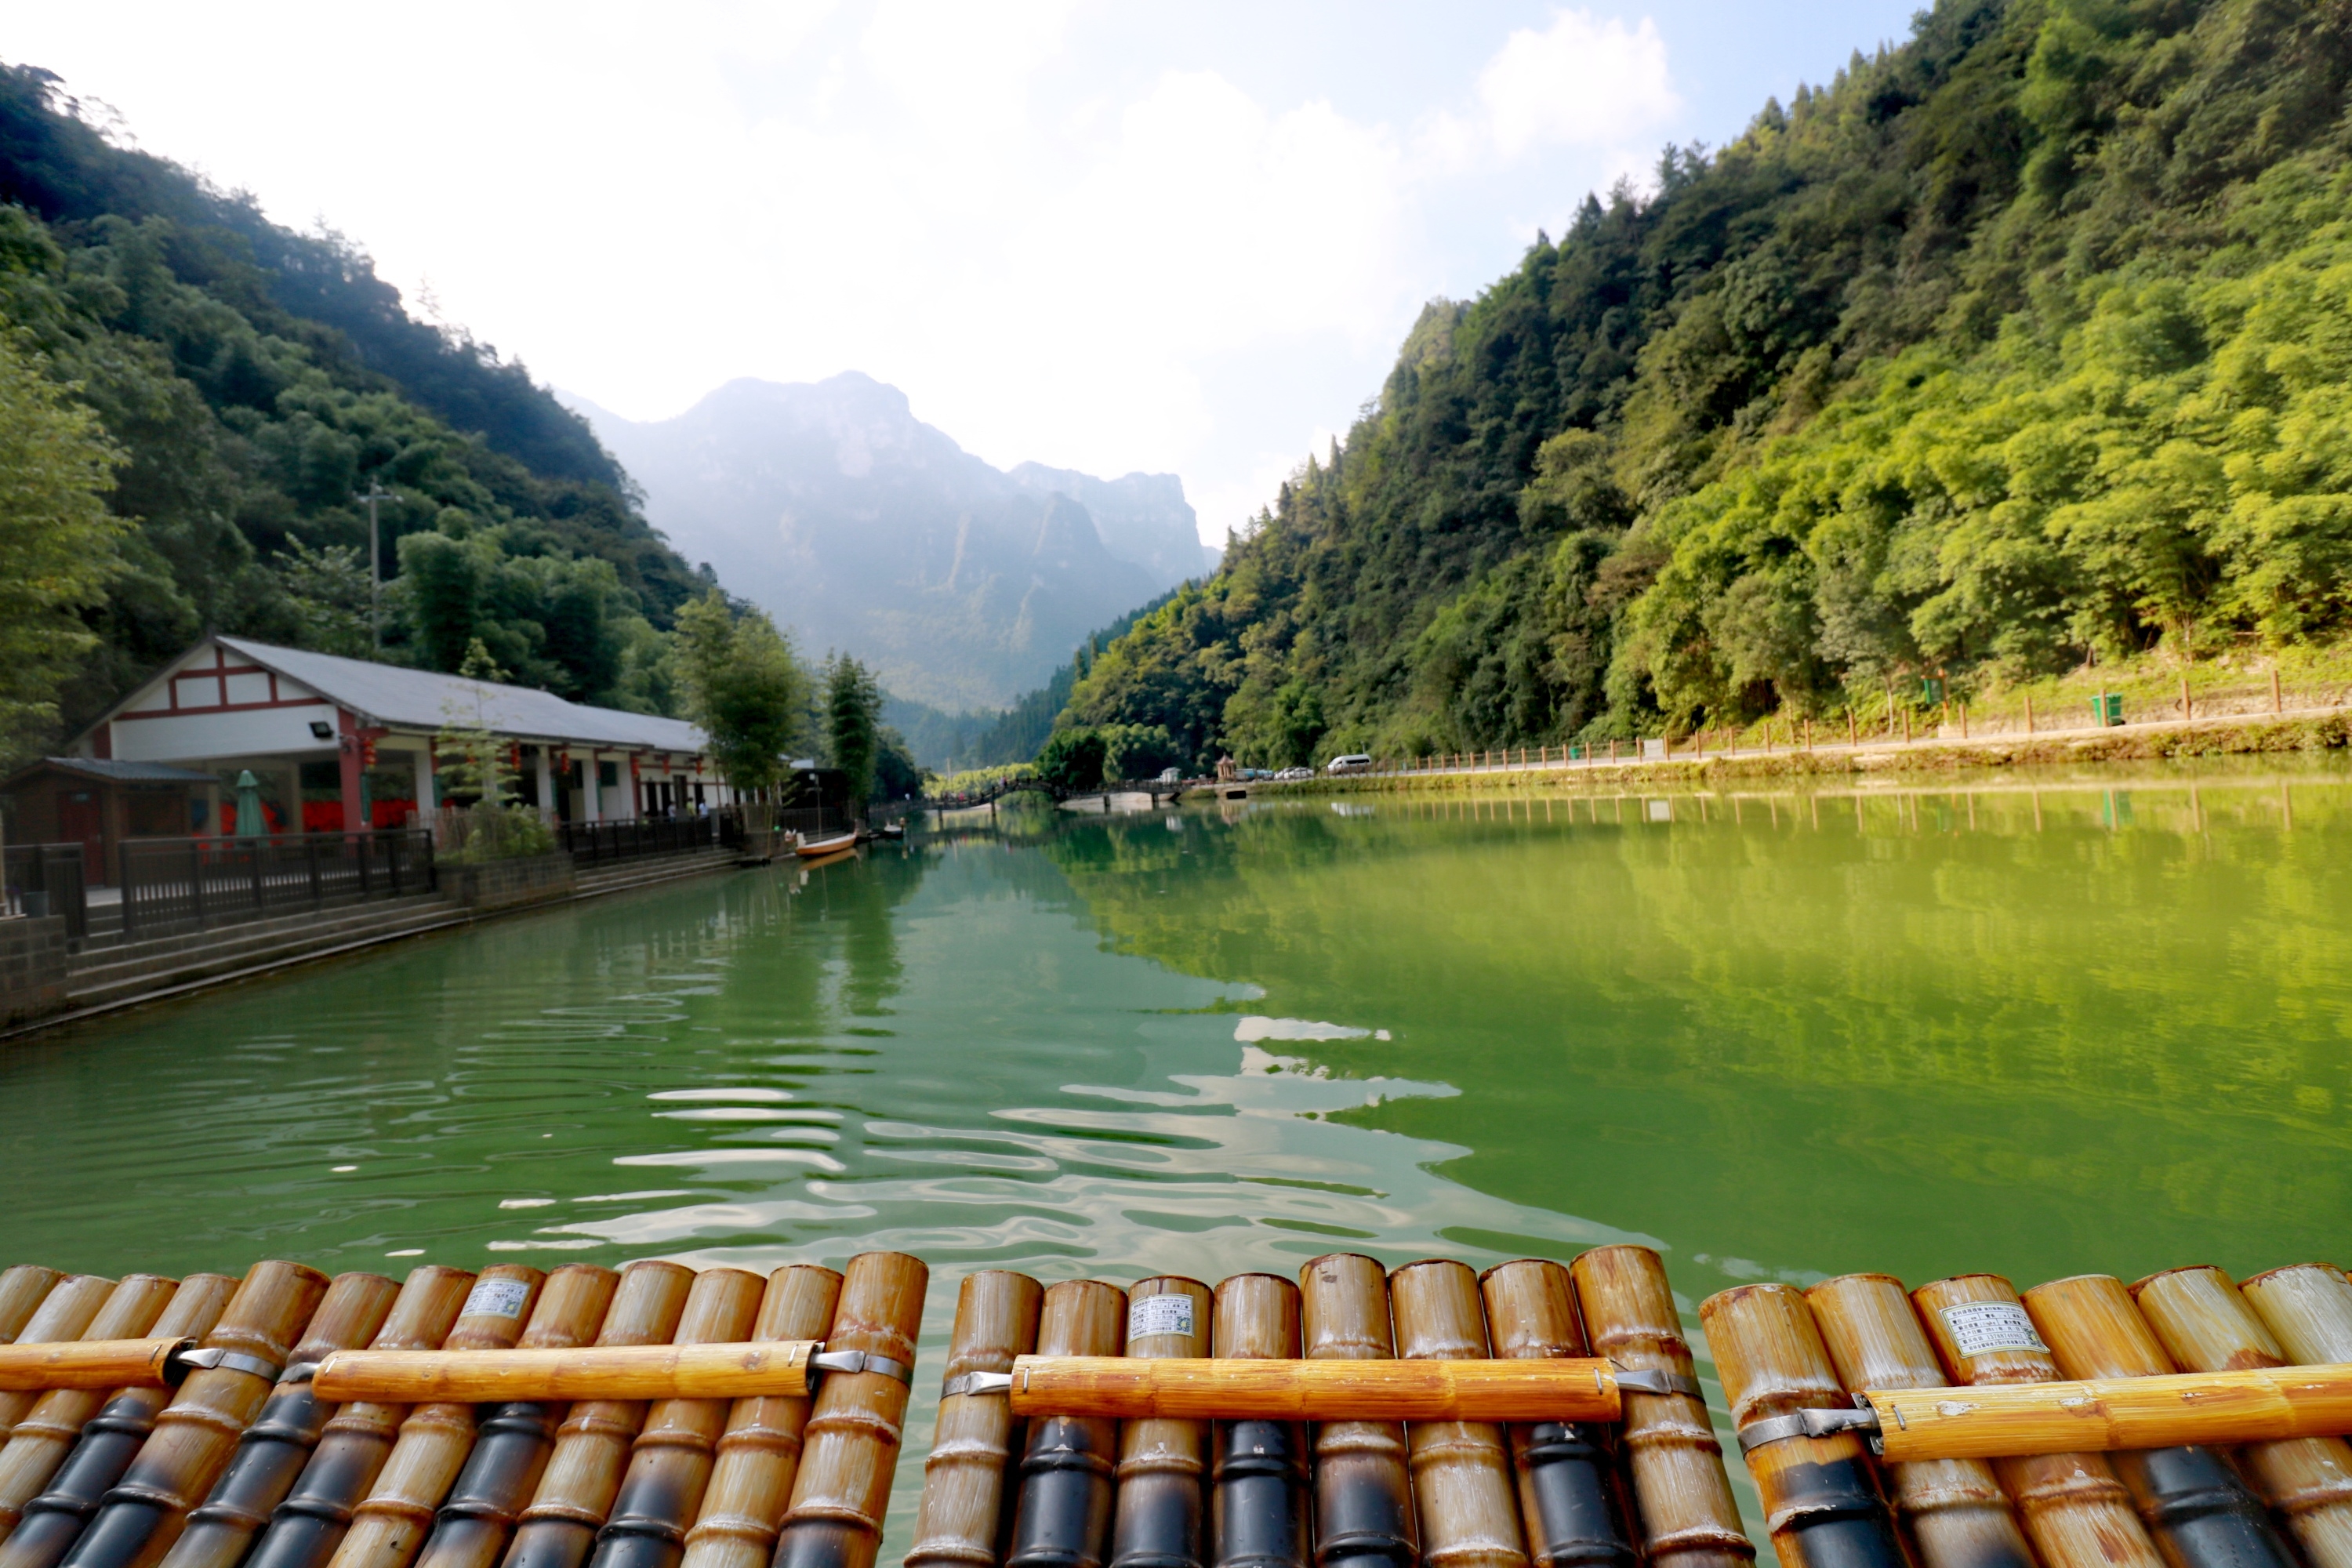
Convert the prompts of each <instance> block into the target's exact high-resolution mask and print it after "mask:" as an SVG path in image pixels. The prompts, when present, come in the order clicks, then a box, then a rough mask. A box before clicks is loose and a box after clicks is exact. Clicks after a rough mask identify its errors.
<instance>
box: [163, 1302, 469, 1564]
mask: <svg viewBox="0 0 2352 1568" xmlns="http://www.w3.org/2000/svg"><path fill="white" fill-rule="evenodd" d="M473 1278H474V1277H473V1276H472V1275H470V1274H467V1273H466V1272H464V1271H463V1270H462V1269H457V1268H434V1267H427V1268H418V1269H415V1270H414V1271H412V1272H411V1273H410V1275H409V1276H408V1282H407V1284H406V1285H404V1286H396V1285H394V1283H393V1282H392V1281H391V1280H389V1279H384V1278H383V1276H382V1275H378V1274H342V1275H338V1276H337V1277H336V1279H335V1282H334V1283H333V1284H332V1285H331V1286H329V1287H328V1288H327V1296H326V1300H322V1301H320V1303H319V1310H317V1311H316V1312H314V1313H312V1314H311V1316H310V1326H309V1327H308V1328H306V1329H305V1330H303V1331H302V1342H301V1343H299V1344H298V1345H296V1346H295V1347H294V1359H295V1360H296V1361H297V1362H309V1363H312V1364H314V1365H315V1364H316V1363H317V1362H318V1361H319V1358H320V1357H321V1356H324V1355H326V1354H328V1353H329V1352H332V1351H339V1350H349V1349H351V1348H352V1347H353V1346H354V1345H362V1344H366V1343H368V1342H371V1341H373V1340H375V1339H379V1338H381V1337H382V1336H383V1331H384V1329H385V1328H386V1327H387V1325H388V1323H389V1322H390V1321H392V1320H394V1318H400V1319H403V1320H406V1321H415V1320H416V1319H418V1318H424V1319H425V1320H427V1321H430V1320H434V1319H438V1320H439V1321H440V1322H441V1323H442V1324H443V1325H444V1326H445V1327H446V1325H447V1323H448V1321H449V1319H450V1318H451V1317H454V1316H455V1315H456V1314H457V1302H458V1301H459V1300H460V1299H462V1298H463V1297H464V1295H465V1293H466V1287H467V1285H468V1284H470V1283H472V1281H473ZM330 1414H331V1410H330V1407H329V1406H328V1405H325V1404H324V1403H323V1402H321V1401H320V1399H319V1398H318V1397H317V1396H316V1394H315V1392H314V1391H313V1389H312V1388H311V1386H310V1382H309V1380H307V1379H305V1380H304V1381H302V1382H299V1383H280V1384H278V1386H277V1387H276V1388H275V1389H274V1390H272V1391H271V1393H270V1395H269V1403H268V1404H267V1405H263V1406H262V1407H261V1414H260V1415H259V1416H258V1417H257V1418H256V1419H255V1421H254V1423H253V1425H252V1426H248V1427H247V1428H246V1429H245V1434H244V1436H241V1437H240V1438H238V1440H237V1447H236V1454H235V1456H234V1457H232V1458H230V1460H229V1462H228V1467H227V1468H226V1469H224V1470H223V1471H222V1472H221V1478H220V1479H219V1480H218V1481H216V1482H215V1483H214V1485H213V1489H212V1491H211V1493H210V1494H209V1495H208V1496H206V1498H205V1503H204V1506H203V1507H202V1508H199V1509H197V1510H194V1512H193V1513H191V1514H189V1515H188V1527H187V1529H186V1530H185V1531H183V1532H182V1533H181V1535H180V1539H179V1540H177V1541H176V1542H173V1543H172V1549H171V1551H170V1552H166V1553H165V1554H164V1557H163V1561H164V1563H166V1564H167V1565H168V1568H236V1565H237V1564H238V1563H241V1562H243V1561H244V1560H245V1554H246V1552H247V1549H248V1548H249V1547H251V1546H252V1544H253V1537H254V1534H255V1532H256V1531H258V1530H260V1529H261V1527H262V1526H264V1525H266V1524H268V1522H269V1516H270V1513H271V1512H272V1511H273V1510H275V1509H276V1508H277V1507H278V1504H279V1503H281V1502H284V1501H285V1500H286V1494H287V1493H288V1492H289V1491H291V1490H293V1489H294V1482H295V1480H296V1479H298V1478H299V1476H300V1475H301V1473H302V1467H303V1466H304V1465H305V1464H306V1463H308V1462H309V1460H310V1454H311V1451H312V1450H313V1449H315V1448H316V1447H318V1446H319V1434H320V1428H321V1427H322V1426H325V1424H326V1421H327V1417H328V1415H330Z"/></svg>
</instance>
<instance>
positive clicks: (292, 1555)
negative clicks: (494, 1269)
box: [246, 1274, 527, 1568]
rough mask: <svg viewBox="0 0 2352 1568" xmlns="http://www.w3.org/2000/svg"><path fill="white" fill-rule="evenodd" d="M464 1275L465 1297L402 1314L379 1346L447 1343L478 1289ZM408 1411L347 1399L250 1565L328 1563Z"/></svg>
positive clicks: (301, 1567)
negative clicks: (416, 1317)
mask: <svg viewBox="0 0 2352 1568" xmlns="http://www.w3.org/2000/svg"><path fill="white" fill-rule="evenodd" d="M461 1279H462V1283H463V1284H464V1286H465V1289H463V1290H462V1291H458V1292H457V1294H458V1296H459V1297H460V1299H459V1300H454V1301H453V1300H446V1299H443V1298H440V1297H438V1296H436V1299H435V1300H436V1311H435V1312H434V1313H433V1314H432V1315H431V1316H429V1317H427V1318H425V1320H424V1321H415V1322H412V1321H409V1320H408V1319H407V1318H405V1317H404V1315H402V1314H398V1313H395V1314H394V1317H393V1319H392V1320H391V1321H388V1322H387V1323H386V1324H385V1325H384V1328H383V1331H381V1332H379V1333H378V1334H377V1335H376V1338H375V1341H374V1343H375V1345H376V1346H377V1347H378V1348H380V1349H383V1350H438V1349H440V1348H441V1346H442V1344H443V1343H444V1342H446V1340H447V1339H448V1337H449V1335H450V1333H451V1332H452V1331H454V1329H455V1328H456V1325H457V1323H458V1322H460V1321H462V1317H461V1314H463V1312H464V1311H465V1310H466V1299H467V1298H470V1296H471V1294H472V1285H473V1283H474V1276H472V1275H469V1274H468V1275H463V1276H462V1277H461ZM526 1282H527V1281H526ZM452 1283H453V1284H456V1283H458V1282H457V1281H453V1282H452ZM501 1293H502V1295H509V1296H510V1295H511V1294H512V1289H511V1287H504V1288H501ZM407 1415H408V1406H406V1405H385V1404H381V1403H378V1402H376V1401H373V1400H363V1399H362V1400H352V1401H350V1402H348V1403H346V1404H344V1405H341V1406H340V1407H339V1408H338V1409H337V1410H336V1412H335V1414H334V1415H332V1416H331V1417H329V1418H328V1421H327V1424H326V1426H324V1427H322V1428H321V1429H320V1436H319V1444H318V1447H316V1448H315V1449H314V1450H312V1452H311V1455H310V1462H309V1463H307V1464H305V1465H304V1466H303V1467H302V1474H301V1475H300V1477H299V1478H298V1479H296V1481H295V1482H294V1486H293V1489H291V1490H290V1491H289V1493H288V1494H287V1497H286V1499H285V1500H284V1501H282V1502H280V1503H279V1504H278V1507H277V1509H276V1510H274V1511H273V1512H272V1513H271V1514H270V1517H269V1525H268V1529H266V1530H264V1531H262V1535H261V1541H260V1543H259V1544H258V1545H257V1546H256V1547H255V1548H254V1550H253V1554H252V1556H251V1557H250V1558H248V1559H247V1563H246V1568H322V1565H323V1564H324V1563H326V1561H327V1560H328V1559H329V1558H330V1557H331V1556H333V1555H334V1552H335V1548H336V1547H338V1546H340V1545H341V1544H342V1540H343V1534H344V1531H347V1530H348V1529H349V1528H350V1527H351V1522H352V1512H353V1511H354V1510H356V1509H357V1508H358V1507H359V1505H360V1502H361V1500H362V1499H364V1498H365V1497H366V1496H367V1495H368V1492H369V1490H370V1489H372V1488H373V1486H374V1485H375V1479H376V1477H377V1476H378V1475H380V1474H381V1473H382V1472H383V1465H384V1460H385V1459H386V1458H389V1457H390V1456H391V1453H392V1447H393V1444H394V1440H395V1439H396V1438H397V1437H398V1436H399V1433H400V1424H401V1422H402V1421H403V1420H404V1419H405V1418H406V1416H407Z"/></svg>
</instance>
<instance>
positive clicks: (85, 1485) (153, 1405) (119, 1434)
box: [0, 1274, 237, 1563]
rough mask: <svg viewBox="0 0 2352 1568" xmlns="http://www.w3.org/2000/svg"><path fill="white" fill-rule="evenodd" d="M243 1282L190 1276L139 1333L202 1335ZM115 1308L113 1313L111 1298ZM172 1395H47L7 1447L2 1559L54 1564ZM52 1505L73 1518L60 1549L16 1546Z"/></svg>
mask: <svg viewBox="0 0 2352 1568" xmlns="http://www.w3.org/2000/svg"><path fill="white" fill-rule="evenodd" d="M153 1279H155V1277H154V1276H153V1275H144V1274H133V1275H131V1276H130V1277H129V1278H128V1279H124V1280H123V1282H122V1287H118V1288H117V1289H118V1290H120V1289H122V1288H123V1287H128V1286H130V1285H131V1283H132V1281H133V1280H153ZM163 1283H168V1281H165V1282H163ZM236 1285H237V1282H236V1279H234V1278H232V1277H231V1276H229V1275H226V1274H191V1275H189V1276H188V1277H187V1278H186V1279H183V1280H181V1281H180V1283H179V1285H178V1286H177V1287H176V1288H174V1289H172V1290H171V1291H170V1292H169V1300H168V1302H167V1303H166V1304H165V1305H164V1306H163V1310H161V1311H160V1312H158V1313H157V1314H156V1315H155V1316H154V1317H153V1318H152V1320H151V1321H149V1322H148V1323H147V1325H146V1326H145V1328H144V1329H143V1330H140V1332H145V1333H151V1334H154V1335H157V1336H165V1335H168V1336H170V1337H172V1338H174V1339H197V1340H200V1339H202V1338H204V1337H205V1335H206V1334H209V1333H211V1332H212V1331H213V1326H214V1325H215V1323H217V1322H219V1321H220V1315H221V1311H222V1310H223V1309H224V1308H226V1306H227V1305H228V1300H229V1297H230V1296H231V1295H233V1294H235V1293H236ZM151 1289H152V1288H151ZM155 1293H156V1294H161V1292H155ZM108 1310H112V1303H111V1302H110V1303H109V1308H108ZM138 1311H139V1309H137V1308H130V1307H126V1313H127V1315H126V1317H125V1318H124V1320H123V1321H124V1322H126V1323H130V1322H132V1321H136V1318H137V1315H138ZM170 1396H171V1390H169V1389H165V1388H144V1387H142V1388H124V1389H118V1390H116V1391H115V1392H114V1393H112V1394H107V1393H104V1392H102V1391H100V1390H97V1389H85V1388H58V1389H52V1390H50V1391H49V1392H48V1393H47V1394H43V1395H41V1397H40V1399H39V1400H38V1401H37V1403H35V1405H33V1409H32V1413H31V1414H30V1415H26V1417H25V1418H24V1419H23V1420H22V1421H19V1422H18V1423H16V1430H15V1431H14V1432H12V1433H11V1434H9V1437H8V1446H7V1447H5V1449H0V1559H7V1558H15V1559H16V1560H18V1561H21V1562H24V1563H55V1562H57V1561H58V1559H59V1558H61V1557H63V1556H64V1555H65V1553H66V1549H67V1548H68V1547H69V1546H71V1545H72V1544H73V1537H74V1536H75V1535H76V1534H79V1532H80V1530H81V1526H82V1523H83V1522H84V1521H87V1520H88V1519H89V1516H90V1515H91V1514H92V1513H94V1512H95V1511H97V1509H98V1501H99V1499H100V1497H101V1496H103V1495H104V1494H105V1492H106V1489H108V1488H109V1487H111V1486H112V1485H113V1484H114V1483H115V1482H116V1481H118V1480H120V1479H122V1472H123V1471H124V1470H127V1469H129V1468H131V1458H133V1457H134V1456H135V1455H136V1454H137V1453H138V1452H139V1446H140V1445H141V1444H142V1443H144V1442H145V1441H146V1440H147V1434H148V1433H149V1432H151V1431H152V1430H153V1429H154V1426H155V1415H156V1412H158V1411H160V1410H162V1409H163V1401H164V1400H165V1399H167V1398H169V1397H170ZM45 1509H46V1510H49V1511H54V1512H58V1513H64V1514H67V1515H69V1516H70V1518H69V1520H68V1521H66V1523H65V1525H64V1527H63V1528H62V1530H61V1531H59V1534H58V1539H57V1540H56V1541H55V1543H54V1549H53V1550H52V1549H50V1548H48V1547H43V1548H41V1549H39V1550H37V1551H32V1552H26V1551H25V1550H23V1549H21V1548H16V1545H15V1542H14V1540H13V1538H14V1536H15V1534H16V1527H17V1525H18V1523H19V1522H20V1521H22V1520H24V1519H25V1518H26V1517H28V1516H36V1515H37V1514H38V1513H40V1512H41V1511H43V1510H45ZM45 1528H47V1527H45Z"/></svg>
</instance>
